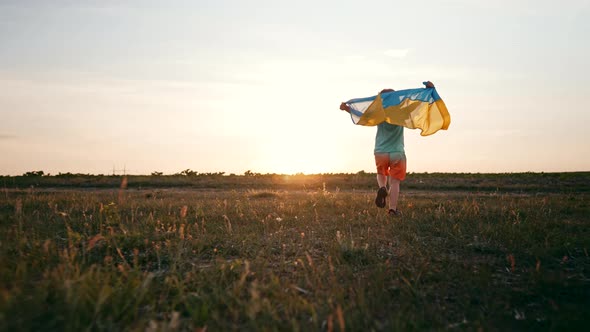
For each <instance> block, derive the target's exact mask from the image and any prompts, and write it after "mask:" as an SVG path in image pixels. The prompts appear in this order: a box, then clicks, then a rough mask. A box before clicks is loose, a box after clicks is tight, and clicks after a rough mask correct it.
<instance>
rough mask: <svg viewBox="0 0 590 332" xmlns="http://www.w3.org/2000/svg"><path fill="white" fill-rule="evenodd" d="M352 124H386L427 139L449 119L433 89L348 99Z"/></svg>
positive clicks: (445, 107)
mask: <svg viewBox="0 0 590 332" xmlns="http://www.w3.org/2000/svg"><path fill="white" fill-rule="evenodd" d="M346 104H347V105H348V106H350V116H351V118H352V122H354V123H355V124H358V125H362V126H376V125H378V124H380V123H381V122H383V121H385V122H388V123H391V124H394V125H398V126H403V127H406V128H409V129H416V128H418V129H420V130H421V132H420V135H422V136H428V135H432V134H434V133H436V132H437V131H438V130H440V129H445V130H446V129H447V128H449V124H450V123H451V116H450V115H449V111H448V110H447V106H446V105H445V103H444V102H443V100H442V99H441V98H440V96H439V95H438V93H437V92H436V89H435V88H419V89H407V90H399V91H389V92H381V93H379V94H378V95H376V96H372V97H366V98H356V99H351V100H349V101H347V102H346Z"/></svg>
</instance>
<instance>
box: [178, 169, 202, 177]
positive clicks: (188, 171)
mask: <svg viewBox="0 0 590 332" xmlns="http://www.w3.org/2000/svg"><path fill="white" fill-rule="evenodd" d="M198 174H199V172H195V171H193V170H191V169H190V168H187V169H185V170H184V171H182V172H180V175H182V176H197V175H198Z"/></svg>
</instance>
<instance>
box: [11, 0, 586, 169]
mask: <svg viewBox="0 0 590 332" xmlns="http://www.w3.org/2000/svg"><path fill="white" fill-rule="evenodd" d="M589 32H590V0H563V1H557V2H556V1H545V0H534V1H532V0H531V1H529V0H493V1H492V0H490V1H469V0H439V1H426V0H422V1H409V0H405V1H392V0H387V1H369V0H365V1H344V0H339V1H319V0H314V1H310V0H299V1H278V0H273V1H271V0H268V1H266V0H264V1H262V0H260V1H257V0H251V1H237V0H236V1H230V0H215V1H213V0H212V1H198V0H195V1H114V0H112V1H111V0H107V1H105V0H102V1H98V0H87V1H83V0H79V1H75V0H71V1H65V0H52V1H49V0H47V1H42V0H38V1H32V0H14V1H13V0H0V175H20V174H22V173H24V172H27V171H35V170H43V171H45V172H46V173H47V172H50V173H53V174H56V173H58V172H74V173H78V172H79V173H93V174H100V173H102V174H109V173H111V172H112V169H113V167H115V168H116V169H122V168H125V169H126V170H127V172H128V173H132V174H150V173H151V172H153V171H161V172H164V173H165V174H172V173H176V172H179V171H182V170H184V169H187V168H190V169H192V170H195V171H198V172H218V171H222V172H226V173H236V174H242V173H244V172H245V171H246V170H252V171H254V172H261V173H296V172H305V173H325V172H347V173H349V172H358V171H360V170H364V171H367V172H374V171H375V167H374V159H373V145H374V137H375V130H376V128H374V127H362V126H355V125H353V124H352V121H351V120H350V117H349V115H348V114H347V113H345V112H342V111H340V110H339V109H338V106H339V104H340V102H342V101H346V100H348V99H351V98H357V97H367V96H371V95H375V94H376V93H377V92H378V91H380V90H381V89H383V88H393V89H397V90H401V89H409V88H418V87H422V84H421V82H422V81H426V80H431V81H432V82H434V83H435V85H436V87H437V91H438V93H439V94H440V96H441V97H442V99H443V100H444V101H445V103H446V105H447V107H448V109H449V112H450V114H451V125H450V127H449V130H447V131H439V132H438V133H436V134H434V135H432V136H428V137H421V136H420V134H419V130H406V131H405V143H406V155H407V158H408V171H410V172H522V171H536V172H538V171H544V172H554V171H590V130H589V129H588V127H589V126H590V114H589V113H590V109H589V106H588V102H587V101H586V100H585V98H588V97H590V37H589V36H588V33H589Z"/></svg>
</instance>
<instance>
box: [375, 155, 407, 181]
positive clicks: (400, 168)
mask: <svg viewBox="0 0 590 332" xmlns="http://www.w3.org/2000/svg"><path fill="white" fill-rule="evenodd" d="M375 164H376V165H377V173H378V174H382V175H385V176H387V175H389V176H391V177H392V178H394V179H398V180H400V181H403V180H404V179H405V178H406V156H405V155H404V154H403V153H375Z"/></svg>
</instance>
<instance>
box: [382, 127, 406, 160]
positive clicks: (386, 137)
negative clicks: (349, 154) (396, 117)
mask: <svg viewBox="0 0 590 332" xmlns="http://www.w3.org/2000/svg"><path fill="white" fill-rule="evenodd" d="M396 152H397V153H402V154H404V153H405V151H404V127H402V126H396V125H392V124H389V123H387V122H382V123H380V124H378V125H377V136H375V153H396Z"/></svg>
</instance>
